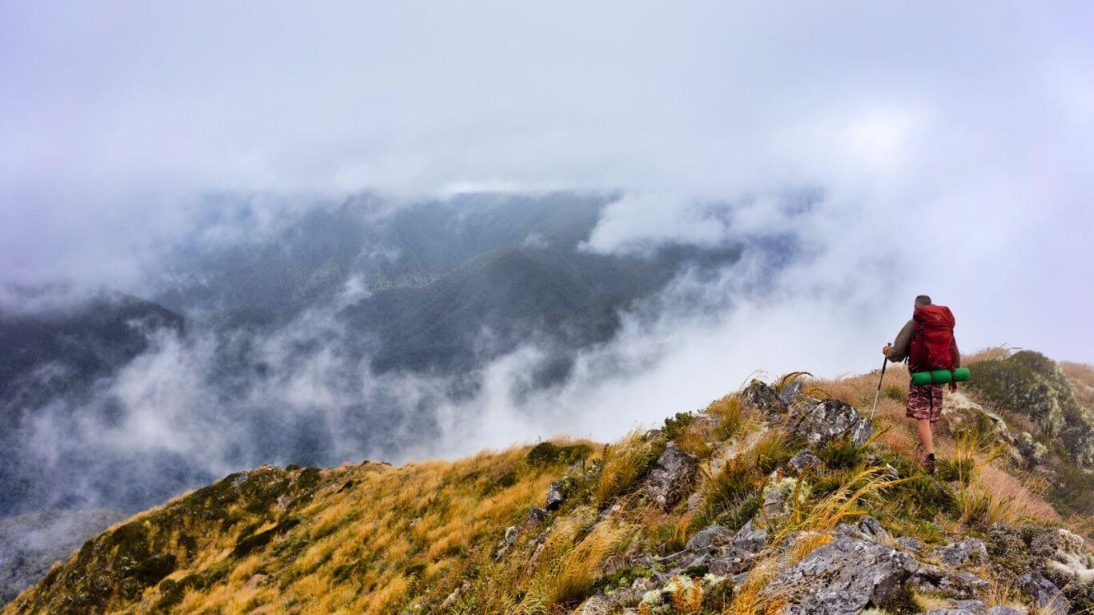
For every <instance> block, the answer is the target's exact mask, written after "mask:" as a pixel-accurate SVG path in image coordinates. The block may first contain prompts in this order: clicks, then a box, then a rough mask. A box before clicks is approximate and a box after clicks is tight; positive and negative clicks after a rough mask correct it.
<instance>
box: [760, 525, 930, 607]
mask: <svg viewBox="0 0 1094 615" xmlns="http://www.w3.org/2000/svg"><path fill="white" fill-rule="evenodd" d="M918 569H919V564H918V563H917V562H916V560H915V559H914V558H912V557H911V556H910V555H908V554H906V553H904V552H902V551H899V550H897V549H894V548H892V547H889V546H886V545H883V544H881V543H878V542H874V541H872V540H867V539H864V538H858V537H855V536H853V535H850V534H848V535H843V536H840V537H839V538H837V539H836V540H834V541H833V542H831V543H829V544H827V545H824V546H822V547H820V548H819V549H816V550H815V551H813V552H812V553H810V554H809V555H808V556H806V558H805V559H803V560H802V561H801V562H800V563H799V564H798V565H797V566H794V567H793V568H791V569H789V570H787V571H785V572H783V573H782V574H780V575H778V576H777V577H776V578H775V579H774V580H773V581H772V582H771V583H770V584H769V585H768V587H767V588H766V590H765V591H766V592H767V594H768V595H769V596H771V597H773V598H774V597H779V598H781V599H783V600H786V601H788V602H789V604H788V605H787V607H786V609H785V611H784V612H785V613H787V614H801V615H805V614H814V615H825V614H832V615H836V614H839V615H842V614H845V613H858V612H860V611H862V610H863V609H865V608H867V607H869V606H877V607H884V606H887V605H889V604H892V603H893V602H895V601H896V599H897V597H898V595H899V593H900V590H901V587H902V586H903V584H904V582H905V581H906V580H907V579H909V578H910V577H911V576H912V575H913V574H914V573H915V572H916V571H917V570H918Z"/></svg>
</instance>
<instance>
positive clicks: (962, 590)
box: [908, 564, 988, 600]
mask: <svg viewBox="0 0 1094 615" xmlns="http://www.w3.org/2000/svg"><path fill="white" fill-rule="evenodd" d="M908 585H909V587H910V588H912V589H915V590H919V591H922V592H925V593H934V594H942V595H944V596H949V597H951V598H956V599H959V600H968V599H971V598H972V597H973V596H975V595H976V594H977V593H979V592H980V591H982V590H985V589H987V587H988V582H987V581H985V580H983V579H981V578H980V577H978V576H976V575H974V574H972V573H970V572H964V571H954V570H949V569H947V568H942V567H941V566H933V565H930V564H921V565H920V566H919V568H918V569H917V570H916V571H915V574H913V575H912V578H911V579H909V580H908Z"/></svg>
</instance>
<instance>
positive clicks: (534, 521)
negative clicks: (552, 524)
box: [525, 506, 547, 527]
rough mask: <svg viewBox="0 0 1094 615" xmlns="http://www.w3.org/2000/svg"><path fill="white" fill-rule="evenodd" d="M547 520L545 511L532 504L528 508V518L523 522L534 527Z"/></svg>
mask: <svg viewBox="0 0 1094 615" xmlns="http://www.w3.org/2000/svg"><path fill="white" fill-rule="evenodd" d="M546 520H547V511H546V510H545V509H543V508H539V507H538V506H533V507H532V508H530V509H529V510H528V520H527V521H526V522H525V523H526V524H527V525H528V526H529V527H535V526H537V525H539V524H540V523H543V522H544V521H546Z"/></svg>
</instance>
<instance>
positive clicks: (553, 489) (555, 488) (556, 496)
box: [547, 480, 566, 510]
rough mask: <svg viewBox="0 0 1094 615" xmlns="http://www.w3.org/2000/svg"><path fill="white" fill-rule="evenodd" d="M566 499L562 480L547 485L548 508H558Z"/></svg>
mask: <svg viewBox="0 0 1094 615" xmlns="http://www.w3.org/2000/svg"><path fill="white" fill-rule="evenodd" d="M565 501H566V495H565V494H564V493H563V492H562V482H561V481H557V480H556V481H555V482H553V483H551V484H550V486H548V487H547V510H558V509H559V507H561V506H562V503H563V502H565Z"/></svg>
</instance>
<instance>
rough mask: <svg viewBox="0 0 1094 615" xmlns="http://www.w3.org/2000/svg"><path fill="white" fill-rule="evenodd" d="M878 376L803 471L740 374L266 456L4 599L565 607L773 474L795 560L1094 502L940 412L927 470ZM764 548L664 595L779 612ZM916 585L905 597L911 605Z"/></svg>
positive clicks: (93, 607) (345, 608) (273, 606)
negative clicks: (557, 503)
mask: <svg viewBox="0 0 1094 615" xmlns="http://www.w3.org/2000/svg"><path fill="white" fill-rule="evenodd" d="M991 356H992V355H990V354H986V355H980V356H979V357H977V358H974V359H973V360H974V361H975V360H976V359H980V360H994V359H992V358H991ZM974 369H975V367H974ZM886 378H887V381H888V382H890V383H894V384H892V385H891V386H889V387H887V388H886V389H885V396H884V398H883V399H882V401H881V403H880V404H879V410H878V416H877V418H876V420H875V435H874V437H873V438H872V439H871V440H870V441H869V442H867V444H866V445H865V446H855V445H854V444H852V443H850V442H845V441H837V442H832V443H829V444H827V445H825V446H823V447H820V448H817V449H815V453H816V455H817V456H818V457H819V458H820V459H821V460H822V461H823V462H824V463H823V464H822V466H821V467H820V468H817V469H813V470H809V471H808V472H807V473H806V474H804V475H803V476H802V477H801V478H798V479H785V480H784V481H783V482H780V483H772V482H771V480H772V479H771V478H770V474H771V473H772V472H773V471H774V470H776V469H777V468H780V467H781V466H782V465H783V464H785V462H786V461H787V460H788V459H789V458H790V457H791V456H792V455H793V454H794V453H795V452H796V451H798V450H799V449H801V448H802V446H803V443H800V442H797V441H795V440H794V438H793V437H791V436H790V435H789V434H787V433H785V432H784V431H782V430H781V429H779V428H778V427H774V428H773V427H770V426H768V425H767V424H766V422H765V421H764V420H763V417H762V416H760V415H759V414H758V413H757V412H756V411H755V410H754V409H753V408H750V407H749V405H748V403H746V402H745V401H744V400H743V398H742V397H741V396H739V395H737V394H730V395H727V396H725V397H724V398H721V399H718V400H715V401H714V402H712V403H711V404H710V405H709V406H708V407H707V408H705V409H703V410H701V411H698V412H695V413H681V414H678V415H676V416H675V417H673V418H671V419H669V420H668V421H666V423H665V425H664V426H663V427H662V428H661V429H659V430H653V431H650V432H635V433H632V434H629V435H628V436H626V437H624V438H623V439H621V440H620V441H618V442H616V443H614V444H611V445H606V446H605V445H598V444H595V443H591V442H583V441H567V440H557V441H553V442H550V443H542V444H540V445H538V446H535V447H531V446H523V447H515V448H511V449H508V450H504V451H500V452H491V451H487V452H483V453H480V454H479V455H476V456H474V457H471V458H467V459H463V460H459V461H454V462H446V461H430V462H424V463H414V464H408V465H405V466H402V467H398V468H395V467H391V466H388V465H386V464H377V463H364V464H361V465H355V466H344V467H340V468H335V469H326V470H319V469H315V468H288V469H280V468H271V467H263V468H259V469H256V470H253V471H250V472H246V473H240V474H237V475H232V476H229V477H228V478H226V479H224V480H223V481H220V482H218V483H216V484H214V485H211V486H209V487H206V488H204V489H201V490H198V491H196V492H193V493H191V494H188V495H186V496H183V497H181V498H178V499H176V500H174V501H172V502H170V503H168V504H166V505H165V506H163V507H160V508H158V509H154V510H151V511H148V512H145V513H142V514H141V515H139V516H137V517H135V518H134V519H132V520H130V521H128V522H126V523H125V524H123V525H120V526H117V527H115V528H113V529H112V530H110V531H108V532H106V533H104V534H103V535H101V536H99V537H97V538H95V539H93V540H92V541H89V542H88V543H87V544H86V545H85V546H84V547H83V548H82V549H81V550H80V551H79V552H77V553H76V554H74V555H73V556H72V558H70V560H69V561H68V562H67V563H66V564H64V565H63V566H58V567H56V568H54V570H53V571H51V572H50V574H49V575H48V576H47V577H46V578H45V579H44V580H43V581H42V582H41V583H39V584H38V585H37V586H35V587H34V588H32V589H30V590H28V591H27V592H25V593H24V594H23V595H22V596H21V597H20V598H19V599H17V600H16V601H15V602H13V603H11V604H9V605H8V606H7V608H6V609H5V610H4V611H3V613H4V615H12V614H15V613H46V612H65V613H91V612H104V611H107V612H127V613H157V612H186V613H222V614H225V615H228V614H235V613H282V612H285V613H301V614H304V613H377V614H380V613H403V612H407V611H412V612H452V613H469V614H470V613H528V614H531V613H562V612H569V610H571V609H573V608H574V607H576V606H577V605H578V604H579V603H581V601H582V600H584V599H586V598H587V597H589V596H591V595H593V594H594V593H596V592H601V591H612V590H616V589H620V588H627V587H629V586H630V585H631V584H632V583H633V582H634V581H635V580H636V579H641V578H644V577H647V576H649V575H650V574H651V573H653V572H656V571H657V570H658V567H659V566H660V564H658V563H656V562H657V561H658V558H661V557H663V556H666V555H669V554H672V553H674V552H676V551H678V550H680V549H681V548H682V547H683V546H684V544H685V543H686V542H687V540H688V539H690V538H691V537H693V536H694V535H695V534H696V533H697V532H698V531H700V530H702V529H703V528H705V527H707V526H708V525H710V524H711V523H715V522H717V523H720V524H722V525H724V526H726V527H728V528H730V529H736V528H739V527H741V526H742V525H744V524H745V522H747V521H748V520H749V519H753V518H754V516H757V515H759V516H758V517H757V518H759V519H763V518H764V513H763V512H762V507H761V502H762V500H763V497H764V495H765V494H766V493H767V490H770V489H773V488H774V489H783V490H784V491H785V493H786V495H787V501H788V502H789V510H788V514H787V515H786V516H785V517H782V518H779V519H770V520H766V525H767V528H768V531H769V532H770V533H771V536H772V539H771V540H772V543H773V544H775V545H776V546H779V545H785V548H787V549H790V553H791V560H790V561H791V562H795V561H800V560H801V559H803V558H804V557H806V556H807V555H808V554H809V553H810V552H811V551H812V550H814V549H816V548H818V547H820V546H823V545H825V544H827V543H829V542H830V541H832V540H833V530H834V528H835V527H836V525H837V524H838V523H840V522H842V521H845V520H848V519H853V518H855V517H857V516H860V515H863V514H869V515H871V516H873V517H875V518H877V519H879V520H881V521H882V522H883V524H884V525H885V527H886V528H887V529H889V530H890V531H891V532H893V534H894V535H903V536H912V537H916V538H918V539H920V540H922V541H923V542H925V543H926V544H927V545H936V544H941V543H943V542H945V541H947V540H950V539H953V538H954V537H959V536H966V535H980V534H983V533H984V532H986V530H987V528H988V527H989V526H990V525H991V524H993V523H995V522H998V521H1005V522H1010V523H1029V524H1036V525H1059V524H1068V525H1070V526H1071V527H1073V528H1075V529H1077V530H1079V531H1082V530H1083V529H1084V527H1088V523H1089V517H1085V516H1083V515H1079V514H1076V513H1074V512H1073V511H1071V512H1070V514H1071V517H1069V518H1068V519H1062V518H1061V515H1060V512H1059V511H1058V510H1057V509H1055V508H1053V507H1052V506H1051V505H1050V504H1049V503H1048V500H1047V499H1046V497H1045V495H1044V494H1045V493H1047V492H1049V491H1050V488H1049V486H1048V485H1047V484H1046V482H1045V480H1044V479H1043V478H1041V477H1038V476H1037V475H1036V474H1035V473H1033V472H1029V471H1026V470H1023V469H1021V468H1017V467H1014V466H1013V464H1012V463H1011V462H1010V461H1009V460H1008V457H1007V456H1006V455H1003V454H1002V453H1001V451H1002V449H1001V447H1000V444H999V443H998V442H997V441H996V440H994V439H993V437H992V433H991V432H990V431H988V430H980V429H976V430H964V431H962V432H961V433H962V435H961V436H960V437H956V438H955V437H954V434H953V433H952V432H951V431H950V429H949V428H948V427H947V426H946V425H947V424H946V423H940V424H939V427H940V433H939V446H938V448H939V453H940V456H941V457H942V458H943V460H944V461H943V463H942V466H941V468H940V472H939V474H938V475H936V476H933V477H932V476H927V475H924V474H922V473H921V472H919V471H918V469H917V467H916V464H915V462H914V454H915V452H914V448H915V436H914V432H913V431H912V428H911V425H910V423H909V422H908V421H907V420H906V419H904V418H903V403H904V399H903V395H904V389H903V388H902V384H903V383H904V382H905V381H906V378H907V374H906V372H904V371H903V370H902V368H901V367H900V366H897V367H896V368H895V369H892V370H891V371H890V372H888V374H887V376H886ZM790 380H792V378H790V379H785V380H784V381H783V382H782V385H789V382H790ZM876 382H877V381H876V374H867V375H863V376H858V377H852V378H844V379H839V380H830V381H824V380H814V379H807V380H803V383H804V386H803V388H804V390H805V392H806V394H808V395H812V396H815V397H832V398H837V399H841V400H843V401H846V402H848V403H851V404H853V405H856V406H857V407H860V408H861V407H864V406H865V405H867V404H868V403H869V402H870V401H871V400H872V398H873V391H874V388H875V386H876ZM953 412H954V413H955V414H956V413H957V411H956V410H954V411H953ZM966 424H967V423H966ZM670 443H672V444H675V445H676V446H677V447H678V448H680V449H681V450H684V451H686V452H687V453H690V454H692V455H694V456H695V457H696V458H697V460H698V462H699V472H698V473H697V478H696V479H695V480H694V482H693V483H692V484H691V485H690V486H689V487H688V488H689V493H690V497H687V498H685V499H684V500H682V501H681V502H679V503H678V504H676V505H675V506H673V507H670V508H669V509H668V510H663V509H662V507H660V506H658V505H656V504H655V503H654V502H652V501H651V500H650V497H649V495H648V494H647V492H646V490H645V489H644V487H643V486H644V485H645V481H646V478H647V475H648V473H649V471H650V470H651V468H652V467H653V466H654V465H655V462H656V460H657V458H658V456H659V455H660V454H661V453H662V451H664V450H665V448H666V447H667V446H668V445H669V444H670ZM787 480H789V481H790V482H786V481H787ZM555 481H558V484H557V487H558V489H559V490H560V491H562V492H564V494H565V495H566V499H565V502H564V504H562V506H561V507H560V508H559V509H558V510H557V511H552V512H550V513H547V514H546V516H545V517H544V518H542V519H540V518H539V517H536V516H535V515H530V509H532V508H533V507H539V506H543V505H544V497H545V494H546V493H547V490H548V487H549V485H550V484H551V483H552V482H555ZM1064 512H1065V513H1067V512H1069V511H1064ZM784 563H785V562H784ZM775 566H776V562H775V561H774V560H771V561H767V560H763V561H759V562H757V564H756V565H755V566H754V567H753V569H752V572H751V573H750V574H749V576H748V578H747V580H746V581H745V582H743V583H741V584H740V585H738V587H736V588H735V589H734V590H732V591H730V590H728V589H726V588H723V589H722V590H718V589H712V588H710V587H705V586H700V585H699V584H698V583H693V584H691V585H688V586H687V587H682V588H679V591H677V592H676V593H674V594H673V602H672V607H671V608H672V609H673V612H676V613H752V612H763V611H765V610H768V609H775V610H777V609H778V607H779V606H780V604H779V603H778V600H777V599H774V598H772V597H771V596H767V595H765V593H764V587H765V585H766V583H767V581H768V580H769V579H770V577H771V576H772V575H773V574H774V572H775V570H774V569H775ZM681 582H682V583H690V581H687V580H686V579H684V580H682V581H681ZM993 583H994V585H993V588H992V591H991V595H990V596H986V598H988V601H989V602H991V603H997V604H1006V603H1012V602H1014V601H1015V600H1017V598H1016V592H1015V591H1014V590H1013V588H1011V587H1010V585H1008V583H1009V581H1007V580H1006V579H1000V580H998V581H996V580H994V579H993ZM929 600H930V597H929V596H909V597H907V601H908V602H907V608H908V609H909V610H911V609H915V608H925V606H924V605H927V604H929ZM917 601H918V602H917Z"/></svg>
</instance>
